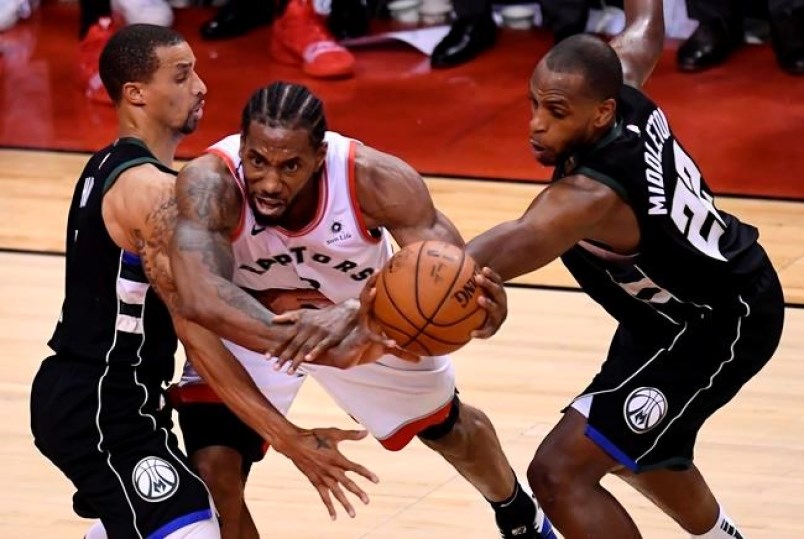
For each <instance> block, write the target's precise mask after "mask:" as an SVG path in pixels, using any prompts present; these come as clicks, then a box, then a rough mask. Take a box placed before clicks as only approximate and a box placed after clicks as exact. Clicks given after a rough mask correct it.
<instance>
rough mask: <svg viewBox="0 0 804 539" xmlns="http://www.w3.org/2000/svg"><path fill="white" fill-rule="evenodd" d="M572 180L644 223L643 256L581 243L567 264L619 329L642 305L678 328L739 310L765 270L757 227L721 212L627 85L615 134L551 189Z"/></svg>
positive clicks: (662, 125) (662, 119) (666, 127)
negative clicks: (617, 200) (716, 312)
mask: <svg viewBox="0 0 804 539" xmlns="http://www.w3.org/2000/svg"><path fill="white" fill-rule="evenodd" d="M571 174H580V175H583V176H586V177H589V178H592V179H594V180H597V181H600V182H602V183H604V184H606V185H607V186H609V187H610V188H612V189H613V190H614V191H615V192H617V194H619V195H620V197H622V198H623V200H625V201H626V202H627V203H628V204H629V205H630V207H631V209H632V210H633V211H634V214H635V215H636V218H637V221H638V223H639V228H640V234H641V240H640V244H639V248H638V252H637V253H635V254H631V255H628V256H623V255H621V254H616V253H613V252H611V251H610V250H609V249H608V248H607V247H606V246H605V245H601V244H599V243H596V242H593V241H582V242H580V243H578V244H577V245H576V246H575V247H573V248H572V249H570V250H569V251H568V252H567V253H565V254H564V255H563V256H562V261H563V262H564V264H565V266H567V268H568V269H569V270H570V272H571V273H572V274H573V276H574V277H575V279H576V280H577V281H578V283H579V284H580V285H581V287H582V288H583V289H584V291H585V292H587V293H588V294H589V295H590V296H591V297H592V298H593V299H594V300H595V301H597V302H598V303H600V304H601V305H602V306H603V307H604V308H606V310H607V311H609V312H610V313H611V314H612V315H614V316H615V318H618V319H619V320H620V321H621V322H628V321H629V320H627V318H628V317H629V316H634V315H635V313H638V312H639V311H638V310H634V309H630V308H629V307H630V306H629V305H628V303H629V302H633V301H634V300H638V301H641V302H643V303H645V304H648V305H650V306H651V307H653V309H654V310H655V311H656V312H658V313H660V314H661V315H663V316H664V317H665V318H667V319H669V320H670V321H672V322H674V323H682V322H683V321H685V320H688V319H690V318H701V317H705V316H706V313H707V312H711V310H712V309H715V308H717V307H718V306H724V305H733V304H735V303H736V302H737V296H738V294H739V293H740V291H741V290H742V289H744V288H745V287H746V286H748V285H749V284H750V283H751V282H752V281H753V278H754V276H755V274H756V273H757V272H758V270H759V269H760V268H762V267H763V265H764V264H766V263H767V258H766V255H765V252H764V250H763V249H762V247H761V246H760V245H759V244H758V243H757V238H758V236H759V234H758V232H757V229H756V228H754V227H752V226H750V225H747V224H744V223H742V222H740V221H739V220H738V219H737V218H736V217H734V216H732V215H729V214H728V213H725V212H722V211H720V210H718V209H717V208H716V207H715V201H714V197H713V195H712V192H711V190H710V189H709V187H708V186H707V184H706V182H705V181H704V179H703V177H702V175H701V172H700V170H699V169H698V166H697V165H696V164H695V162H694V161H693V160H692V158H691V157H690V155H689V154H688V153H687V151H686V150H685V149H684V147H683V146H682V145H681V143H680V142H679V141H678V140H677V138H676V137H675V136H674V134H673V131H672V129H671V128H670V124H669V122H668V121H667V117H666V116H665V114H664V112H663V111H662V110H661V109H660V108H659V107H658V106H657V105H656V104H655V103H653V102H652V101H651V100H650V99H648V98H647V97H646V96H645V95H644V94H643V93H642V92H640V91H639V90H637V89H635V88H632V87H629V86H623V89H622V90H621V92H620V95H619V97H618V99H617V120H616V122H615V125H614V126H613V127H612V128H611V131H610V132H609V133H607V135H606V136H604V137H603V139H601V140H600V141H599V142H598V143H597V144H596V145H595V146H594V147H592V148H589V149H587V150H585V151H583V152H581V153H579V154H576V155H574V156H571V157H570V158H568V159H567V160H565V161H564V162H562V163H559V164H558V165H557V166H556V168H555V172H554V175H553V180H552V181H553V182H559V181H561V179H562V178H563V177H565V176H568V175H571ZM632 321H634V322H636V320H632Z"/></svg>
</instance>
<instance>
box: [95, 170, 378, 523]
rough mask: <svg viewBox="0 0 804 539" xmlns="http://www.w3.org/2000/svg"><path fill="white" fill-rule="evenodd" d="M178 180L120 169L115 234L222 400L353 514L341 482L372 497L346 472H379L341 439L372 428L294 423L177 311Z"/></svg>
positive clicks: (112, 208) (112, 205)
mask: <svg viewBox="0 0 804 539" xmlns="http://www.w3.org/2000/svg"><path fill="white" fill-rule="evenodd" d="M173 182H174V178H173V177H172V176H170V175H167V174H164V173H162V172H160V171H158V170H156V169H155V168H154V167H151V166H150V165H148V166H142V167H137V168H135V169H131V170H130V171H127V172H125V173H124V174H123V175H121V177H120V179H119V180H118V181H117V183H116V184H115V186H114V187H113V188H112V189H111V190H110V191H109V193H107V194H106V196H105V197H104V205H103V217H104V222H105V223H106V225H107V229H108V230H109V233H110V235H111V236H112V238H113V239H114V240H115V242H116V243H117V244H118V245H120V246H121V247H123V248H124V249H126V250H129V251H132V252H136V253H138V254H139V255H140V258H141V261H142V265H143V269H144V271H145V273H146V275H147V277H148V280H149V282H150V283H151V285H152V286H153V287H154V289H155V290H156V291H157V293H158V294H159V296H160V297H161V298H162V299H163V301H164V302H165V304H166V305H167V306H168V309H169V310H170V312H171V315H172V317H173V321H174V327H175V329H176V333H177V335H178V336H179V338H180V339H181V341H182V343H183V344H184V347H185V350H186V352H187V357H188V358H189V359H190V361H192V362H193V365H194V366H195V367H196V369H197V370H198V372H199V373H200V374H201V376H202V377H203V378H204V380H205V381H206V382H207V383H208V384H209V385H210V387H211V388H212V389H213V390H214V391H215V393H216V394H217V395H218V396H219V397H220V398H221V400H222V401H223V402H224V403H225V404H226V405H227V406H228V407H229V408H230V409H231V410H232V411H233V412H234V413H235V414H237V416H238V417H240V419H241V420H243V421H244V422H245V423H246V424H247V425H249V426H250V427H251V428H253V429H254V430H255V431H256V432H258V433H259V434H260V435H261V436H262V437H263V438H265V439H266V440H267V441H268V442H269V443H270V444H271V445H272V446H274V448H275V449H276V450H277V451H279V452H280V453H282V454H284V455H285V456H287V457H288V458H290V459H291V460H292V461H293V462H294V464H295V465H296V466H297V467H298V468H299V469H300V470H301V471H302V472H303V473H304V474H305V475H306V476H307V478H308V479H309V480H310V482H311V483H313V485H314V486H315V488H316V490H318V492H319V495H320V496H321V499H322V501H323V502H324V504H325V505H326V506H327V509H328V511H329V513H330V515H331V516H332V517H333V518H334V516H335V509H334V506H333V503H332V501H331V498H330V495H333V496H335V497H336V499H338V500H339V502H340V503H341V504H342V505H343V507H344V508H345V509H346V511H347V512H348V513H349V515H351V516H354V508H353V507H352V506H351V504H350V503H349V500H348V499H347V498H346V497H345V496H344V494H343V491H342V489H341V487H343V488H346V489H347V490H349V491H350V492H352V493H353V494H354V495H356V496H358V497H359V498H360V499H361V500H362V501H363V502H364V503H367V502H368V497H367V495H366V493H365V492H364V491H363V490H362V489H360V487H358V486H357V485H356V484H355V483H354V482H353V481H352V480H351V479H349V478H348V477H347V476H346V475H345V472H347V471H352V472H356V473H358V474H360V475H362V476H364V477H366V478H367V479H369V480H371V481H374V482H376V480H377V478H376V476H374V474H372V473H371V472H370V471H369V470H367V469H366V468H364V467H362V466H360V465H359V464H356V463H354V462H352V461H350V460H348V459H347V458H346V457H345V456H343V454H341V453H340V451H338V448H337V444H338V442H340V441H342V440H358V439H361V438H364V437H365V436H366V433H365V432H364V431H343V430H340V429H312V430H305V429H301V428H299V427H296V426H295V425H293V424H292V423H290V422H289V421H288V420H287V419H286V418H285V417H284V416H283V415H282V414H281V413H280V412H279V411H278V410H277V409H276V408H275V407H274V406H273V405H272V404H271V403H270V402H269V401H268V400H267V399H266V398H265V396H264V395H263V394H262V393H261V392H260V390H259V389H258V388H257V386H256V385H255V384H254V381H253V380H252V379H251V377H250V376H249V375H248V373H247V372H246V371H245V369H244V368H243V366H242V365H241V364H240V362H238V361H237V360H236V359H235V358H234V357H233V356H232V355H231V353H230V352H229V351H228V350H227V349H226V347H224V346H223V343H222V342H221V340H220V338H219V337H218V336H216V335H214V334H213V333H211V332H210V331H208V330H207V329H205V328H203V327H201V326H199V325H197V324H194V323H192V322H190V321H189V320H187V319H185V318H183V317H182V316H181V315H180V314H179V309H178V306H179V297H178V293H177V291H176V286H175V281H174V279H173V275H172V273H171V270H170V264H169V259H168V255H167V247H168V244H169V242H170V238H171V236H172V232H173V228H174V226H175V222H176V213H177V212H176V203H175V198H174V196H173Z"/></svg>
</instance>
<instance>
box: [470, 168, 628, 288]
mask: <svg viewBox="0 0 804 539" xmlns="http://www.w3.org/2000/svg"><path fill="white" fill-rule="evenodd" d="M619 204H621V200H620V198H619V197H618V195H617V194H616V193H615V192H614V191H613V190H611V189H610V188H608V187H606V186H605V185H603V184H601V183H600V182H596V181H594V180H590V179H588V178H584V177H583V176H568V177H566V178H563V179H562V180H561V181H559V182H557V183H553V184H550V185H549V186H547V187H546V188H545V189H544V190H543V191H542V192H541V193H539V195H538V196H537V197H536V198H535V199H534V200H533V202H531V204H530V206H529V207H528V209H527V210H525V213H524V214H523V215H522V216H521V217H520V218H519V219H517V220H515V221H508V222H505V223H501V224H499V225H497V226H495V227H494V228H491V229H489V230H487V231H486V232H483V233H482V234H480V235H479V236H477V237H475V238H474V239H472V240H471V241H470V242H469V243H468V245H467V247H466V250H467V252H468V253H469V254H470V255H472V257H474V259H475V260H476V261H477V263H478V264H480V265H481V266H488V267H489V268H491V269H492V270H494V271H496V272H497V273H498V274H499V275H500V277H501V278H502V280H503V281H508V280H510V279H513V278H514V277H518V276H520V275H524V274H526V273H529V272H531V271H533V270H536V269H538V268H541V267H542V266H545V265H547V264H548V263H550V262H552V261H553V260H555V259H556V258H558V257H559V256H561V255H562V254H564V252H565V251H567V250H568V249H569V248H570V247H572V246H573V245H575V244H576V243H578V242H579V241H580V240H582V239H585V238H589V237H591V235H592V233H593V231H594V230H595V229H596V227H597V225H598V224H599V223H600V222H601V221H602V220H604V219H605V218H606V217H608V216H609V215H610V214H611V212H612V211H614V210H615V209H616V208H617V206H618V205H619Z"/></svg>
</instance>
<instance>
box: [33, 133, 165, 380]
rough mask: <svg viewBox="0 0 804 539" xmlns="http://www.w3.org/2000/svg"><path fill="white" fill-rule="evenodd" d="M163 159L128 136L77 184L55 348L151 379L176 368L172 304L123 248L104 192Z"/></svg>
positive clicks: (93, 160)
mask: <svg viewBox="0 0 804 539" xmlns="http://www.w3.org/2000/svg"><path fill="white" fill-rule="evenodd" d="M144 163H151V164H153V165H155V166H156V167H158V168H159V169H161V170H163V171H165V172H170V173H173V174H175V172H174V171H172V170H170V169H169V168H167V167H165V166H164V165H162V164H161V163H160V162H159V161H158V160H157V159H156V158H155V157H154V156H153V155H152V154H151V152H150V151H149V150H148V149H147V148H146V147H145V145H144V144H142V142H140V141H139V140H137V139H133V138H123V139H120V140H118V141H116V142H115V143H114V144H112V145H110V146H107V147H106V148H104V149H102V150H101V151H99V152H97V153H96V154H95V155H93V156H92V158H91V159H90V160H89V162H88V163H87V165H86V167H85V168H84V171H83V173H82V174H81V178H80V179H79V180H78V183H77V185H76V187H75V192H74V193H73V198H72V203H71V205H70V212H69V215H68V219H67V238H66V239H67V242H66V250H67V259H66V276H65V298H64V303H63V305H62V312H61V316H60V319H59V322H58V324H57V326H56V330H55V332H54V333H53V337H52V338H51V340H50V342H49V343H48V344H49V345H50V347H51V348H52V349H53V350H54V351H55V352H56V353H57V355H64V356H69V357H74V358H80V359H82V360H83V361H89V362H93V363H94V362H97V363H98V364H109V365H111V366H114V365H120V366H123V365H128V366H133V365H138V366H139V370H140V372H143V374H144V375H146V376H147V377H148V378H149V379H150V380H151V381H154V382H155V381H157V380H168V379H170V378H171V376H172V372H173V355H174V354H175V351H176V346H177V339H176V334H175V332H174V330H173V324H172V322H171V319H170V315H169V314H168V311H167V308H166V307H165V305H164V304H163V303H162V301H161V300H160V299H159V298H158V297H157V296H156V293H155V292H154V290H153V289H152V288H151V287H150V286H149V284H148V280H147V279H146V277H145V273H144V271H143V268H142V266H141V264H140V260H139V257H138V256H137V255H136V254H134V253H129V252H126V251H124V250H123V249H121V248H120V247H118V246H117V245H116V244H115V243H114V241H112V238H111V237H110V236H109V233H108V232H107V230H106V226H105V225H104V222H103V216H102V209H101V208H102V202H103V195H104V193H106V191H108V190H109V189H110V188H111V187H112V185H113V184H114V182H115V180H116V179H117V178H118V177H119V176H120V174H121V173H122V172H123V171H125V170H126V169H129V168H131V167H134V166H138V165H141V164H144Z"/></svg>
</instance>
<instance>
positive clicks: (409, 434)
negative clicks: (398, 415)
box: [379, 399, 455, 451]
mask: <svg viewBox="0 0 804 539" xmlns="http://www.w3.org/2000/svg"><path fill="white" fill-rule="evenodd" d="M454 401H455V399H450V400H449V402H448V403H447V404H445V405H444V406H443V407H441V408H439V409H438V410H436V411H435V412H433V413H432V414H430V415H428V416H425V417H422V418H420V419H417V420H415V421H413V422H411V423H408V424H407V425H405V426H403V427H402V428H401V429H399V430H398V431H396V432H395V433H393V434H392V435H391V436H389V437H388V438H386V439H384V440H379V442H380V443H381V444H382V446H383V447H384V448H385V449H387V450H388V451H399V450H400V449H403V448H404V447H405V446H406V445H408V444H409V443H410V441H411V440H412V439H413V437H414V436H416V435H417V434H419V433H420V432H421V431H423V430H424V429H426V428H427V427H432V426H433V425H438V424H439V423H443V422H444V421H446V420H447V418H448V417H449V411H450V410H451V409H452V406H453V402H454Z"/></svg>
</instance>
